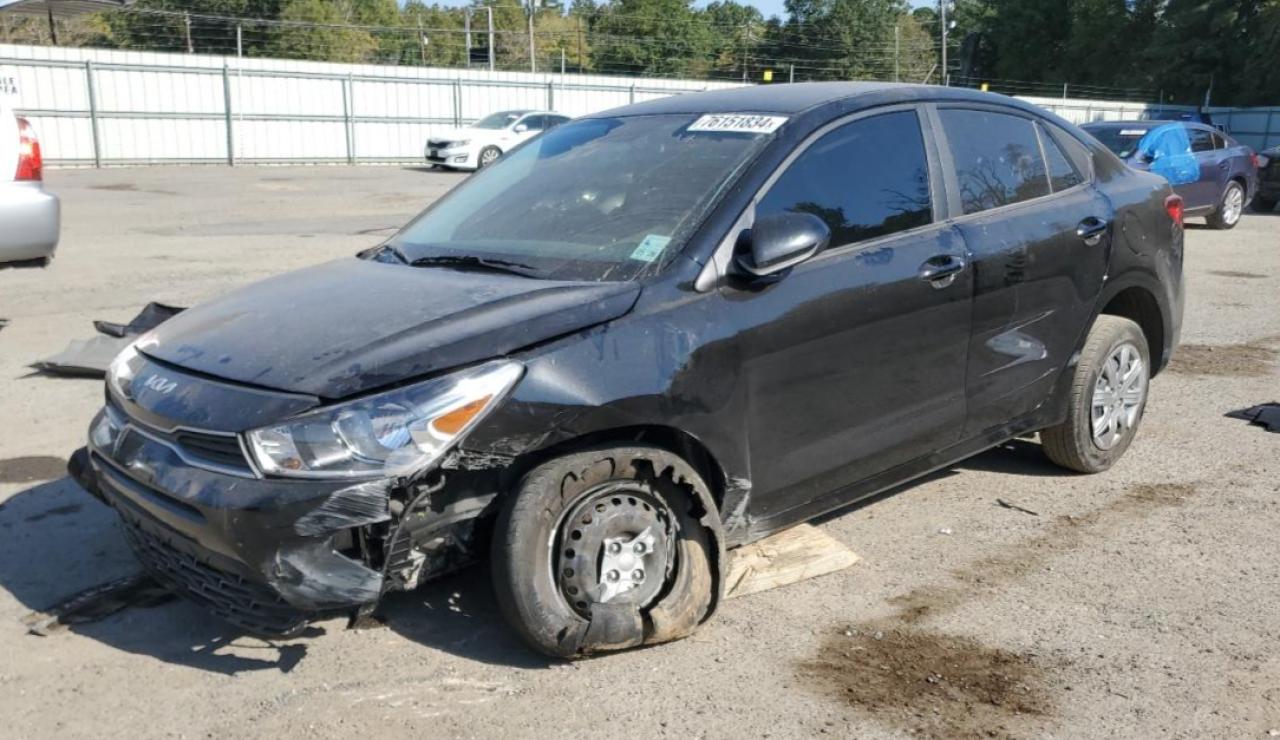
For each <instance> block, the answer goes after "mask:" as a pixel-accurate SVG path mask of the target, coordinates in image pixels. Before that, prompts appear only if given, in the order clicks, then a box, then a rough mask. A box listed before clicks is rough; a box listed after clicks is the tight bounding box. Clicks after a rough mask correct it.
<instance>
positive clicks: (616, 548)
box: [609, 542, 622, 555]
mask: <svg viewBox="0 0 1280 740" xmlns="http://www.w3.org/2000/svg"><path fill="white" fill-rule="evenodd" d="M609 552H611V553H613V554H614V555H617V554H618V553H620V552H622V544H621V543H618V542H610V543H609Z"/></svg>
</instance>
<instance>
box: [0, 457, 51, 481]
mask: <svg viewBox="0 0 1280 740" xmlns="http://www.w3.org/2000/svg"><path fill="white" fill-rule="evenodd" d="M66 474H67V461H66V460H63V459H62V458H60V457H51V456H47V455H38V456H35V457H11V458H9V459H8V460H0V483H34V482H36V481H42V480H54V479H57V478H61V477H62V476H64V475H66Z"/></svg>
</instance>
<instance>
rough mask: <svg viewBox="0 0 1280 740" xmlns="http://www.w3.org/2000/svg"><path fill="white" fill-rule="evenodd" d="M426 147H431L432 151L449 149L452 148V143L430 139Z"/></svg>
mask: <svg viewBox="0 0 1280 740" xmlns="http://www.w3.org/2000/svg"><path fill="white" fill-rule="evenodd" d="M427 146H429V147H431V148H432V149H448V148H449V147H451V146H453V142H452V141H445V140H443V139H431V140H429V141H428V142H427Z"/></svg>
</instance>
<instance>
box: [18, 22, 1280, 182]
mask: <svg viewBox="0 0 1280 740" xmlns="http://www.w3.org/2000/svg"><path fill="white" fill-rule="evenodd" d="M0 69H4V70H6V72H5V74H6V75H11V76H14V77H16V78H17V81H18V100H17V102H16V104H15V105H16V107H17V108H18V110H19V112H20V113H21V114H22V115H25V116H26V117H28V118H29V119H31V121H32V123H34V124H35V126H36V128H37V130H38V131H39V133H40V137H41V143H42V146H43V148H44V151H45V156H46V157H47V159H48V160H49V162H50V163H51V164H60V165H98V166H101V165H104V164H151V163H226V164H236V163H239V162H243V163H263V164H265V163H321V162H346V163H357V162H405V161H420V160H421V158H422V147H423V143H424V142H425V141H426V139H427V137H428V136H430V135H432V134H434V133H435V132H437V131H438V130H440V129H442V128H445V127H452V126H458V125H461V124H463V123H465V122H468V121H471V120H474V119H477V118H479V117H481V116H483V115H485V114H487V113H491V112H493V111H496V110H504V109H513V108H548V109H552V110H557V111H560V112H562V113H565V114H568V115H574V116H576V115H583V114H586V113H593V112H596V111H600V110H605V109H608V108H613V107H616V106H620V105H626V104H628V103H632V102H637V101H641V100H649V99H652V98H659V97H664V96H667V95H675V94H679V93H683V92H694V91H698V90H709V89H718V88H726V87H733V86H735V85H734V83H725V82H706V81H698V80H671V79H653V78H629V77H609V76H603V75H558V74H554V73H552V74H531V73H528V72H489V71H474V70H460V69H437V68H428V67H388V66H380V65H368V64H334V63H325V62H306V61H289V60H277V59H261V58H253V59H249V58H245V59H237V58H235V57H219V56H203V55H194V54H164V53H154V52H136V51H115V50H102V49H82V48H59V47H48V46H19V45H13V44H0ZM1023 99H1024V100H1027V101H1029V102H1032V103H1035V104H1037V105H1040V106H1043V107H1045V108H1048V109H1049V110H1052V111H1054V112H1055V113H1057V114H1058V115H1061V116H1062V117H1064V118H1066V119H1067V120H1070V121H1072V122H1074V123H1087V122H1090V121H1102V120H1123V119H1137V118H1143V117H1145V116H1147V115H1149V114H1150V113H1151V112H1152V111H1153V109H1155V108H1156V107H1157V106H1156V105H1154V104H1149V103H1135V102H1124V101H1106V100H1083V99H1077V98H1042V97H1025V98H1023ZM1161 107H1162V108H1163V110H1165V111H1171V110H1181V111H1195V110H1196V109H1195V108H1194V107H1189V106H1168V105H1166V106H1161ZM1209 110H1210V112H1211V113H1212V114H1213V115H1214V118H1215V121H1216V122H1218V123H1220V124H1224V125H1225V128H1226V130H1227V131H1228V132H1229V133H1231V134H1232V135H1233V136H1235V137H1236V138H1237V139H1239V140H1240V141H1242V142H1243V143H1245V144H1247V145H1249V146H1251V147H1253V148H1254V149H1263V148H1265V147H1267V146H1270V145H1274V144H1277V143H1280V108H1254V109H1240V108H1211V109H1209Z"/></svg>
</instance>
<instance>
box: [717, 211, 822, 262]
mask: <svg viewBox="0 0 1280 740" xmlns="http://www.w3.org/2000/svg"><path fill="white" fill-rule="evenodd" d="M743 236H744V240H745V242H746V243H745V244H742V245H740V247H739V252H738V257H737V260H736V263H737V266H738V268H739V269H741V270H742V271H743V272H746V273H747V274H749V275H754V276H755V277H765V276H767V275H776V274H777V273H780V272H782V271H783V270H787V269H789V268H792V267H795V266H796V265H798V264H800V263H801V262H804V261H805V260H807V259H809V258H810V257H812V256H813V255H815V254H817V253H818V252H821V251H822V250H823V249H826V247H827V244H828V243H830V241H831V229H830V228H828V227H827V224H826V222H825V221H823V220H822V219H820V218H818V217H817V216H815V215H813V214H812V213H775V214H772V215H769V216H761V217H760V218H757V219H756V222H755V224H754V225H753V226H752V227H751V231H749V232H747V233H746V234H744V235H743Z"/></svg>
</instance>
